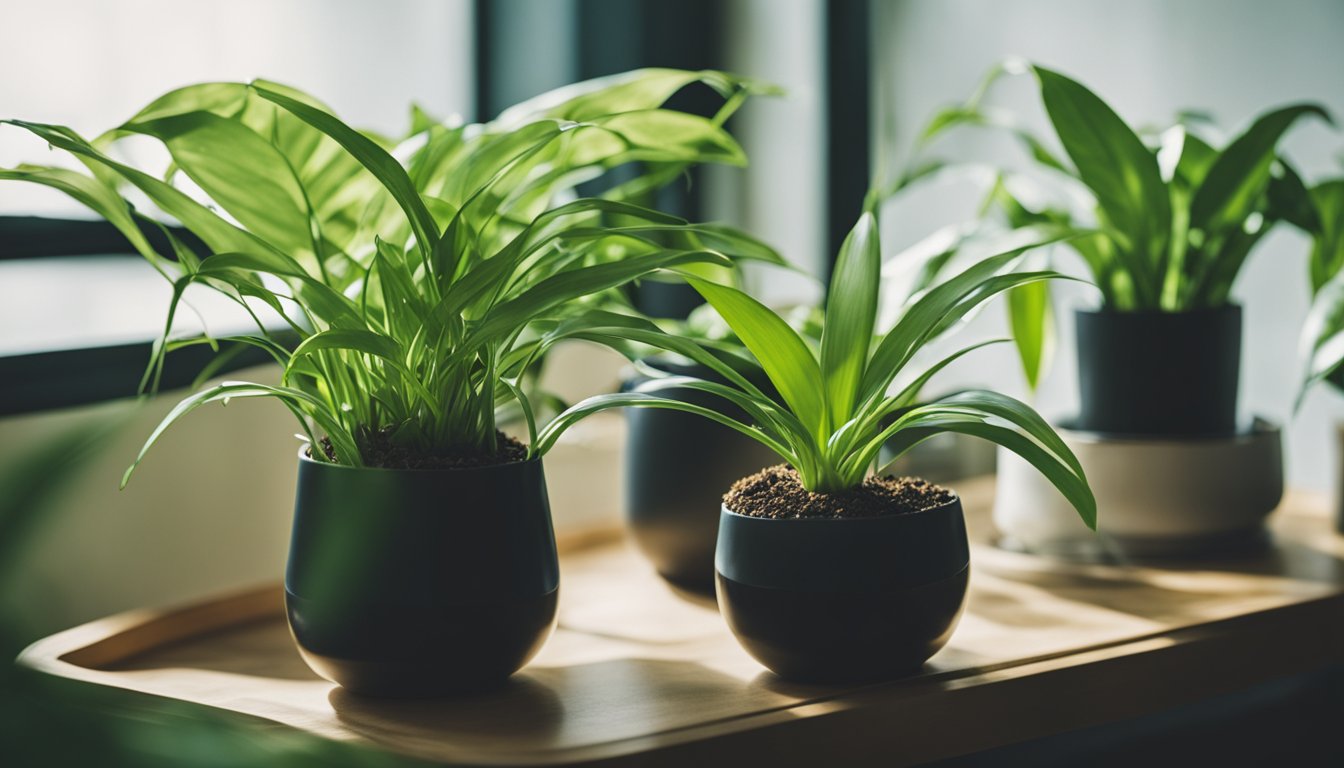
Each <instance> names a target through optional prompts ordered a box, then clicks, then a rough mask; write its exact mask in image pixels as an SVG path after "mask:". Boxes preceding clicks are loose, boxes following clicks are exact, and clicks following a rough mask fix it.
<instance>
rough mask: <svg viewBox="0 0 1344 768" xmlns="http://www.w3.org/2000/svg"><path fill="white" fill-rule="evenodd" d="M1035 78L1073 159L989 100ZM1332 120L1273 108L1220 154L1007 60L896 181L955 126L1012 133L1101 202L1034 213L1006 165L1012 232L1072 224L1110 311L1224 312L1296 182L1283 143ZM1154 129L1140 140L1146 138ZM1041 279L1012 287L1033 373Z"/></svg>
mask: <svg viewBox="0 0 1344 768" xmlns="http://www.w3.org/2000/svg"><path fill="white" fill-rule="evenodd" d="M1018 73H1025V74H1030V75H1032V76H1033V77H1034V78H1035V80H1036V82H1037V84H1038V86H1039V90H1040V95H1041V101H1042V104H1043V105H1044V108H1045V112H1046V115H1047V116H1048V118H1049V121H1050V123H1051V125H1052V127H1053V128H1054V132H1055V135H1056V138H1057V139H1058V141H1059V144H1060V145H1062V146H1063V149H1064V156H1063V157H1061V156H1060V155H1058V154H1057V153H1056V152H1055V151H1053V150H1052V149H1051V148H1050V147H1049V146H1048V144H1047V143H1046V142H1045V141H1044V140H1042V139H1041V138H1039V137H1037V136H1036V135H1035V134H1033V133H1032V132H1031V131H1030V130H1028V129H1027V128H1025V127H1023V125H1022V122H1021V121H1020V120H1019V119H1018V118H1016V117H1015V116H1014V115H1012V114H1011V113H1008V112H1005V111H1003V110H1000V109H994V108H992V107H988V106H986V105H985V104H984V100H985V98H986V96H987V94H988V93H989V92H990V90H991V86H992V85H993V84H994V83H995V82H996V81H997V80H998V79H999V78H1000V77H1001V76H1003V75H1004V74H1018ZM1309 116H1315V117H1319V118H1321V119H1323V120H1326V121H1329V120H1330V116H1329V115H1328V114H1327V113H1326V111H1325V110H1324V109H1323V108H1321V107H1320V106H1318V105H1315V104H1293V105H1289V106H1285V107H1280V108H1277V109H1274V110H1271V111H1268V112H1266V113H1264V114H1262V115H1260V116H1259V117H1258V118H1256V119H1255V120H1254V121H1252V123H1251V124H1250V126H1249V127H1247V128H1246V129H1245V130H1244V131H1243V132H1242V133H1241V134H1239V135H1238V136H1236V137H1235V138H1234V139H1232V140H1231V141H1230V142H1228V143H1227V144H1226V145H1224V146H1223V147H1222V148H1221V149H1219V148H1216V147H1215V146H1214V145H1213V144H1212V143H1210V142H1209V141H1206V140H1205V139H1204V138H1201V137H1200V135H1199V132H1198V130H1197V128H1196V127H1195V125H1196V124H1197V123H1201V122H1203V120H1198V119H1194V116H1192V115H1185V116H1183V117H1182V119H1181V120H1180V121H1179V122H1177V124H1175V125H1173V126H1171V127H1169V128H1167V129H1165V130H1162V131H1158V132H1140V131H1136V130H1134V129H1133V128H1131V127H1130V126H1129V125H1127V124H1126V123H1125V122H1124V120H1122V119H1121V118H1120V116H1119V115H1117V114H1116V113H1115V111H1114V110H1113V109H1112V108H1111V107H1110V106H1108V105H1107V104H1106V103H1105V102H1104V101H1102V99H1101V98H1099V97H1098V96H1097V95H1096V94H1094V93H1093V92H1092V91H1090V90H1088V89H1087V88H1086V87H1084V86H1083V85H1081V84H1080V83H1078V82H1076V81H1074V80H1072V79H1070V78H1069V77H1067V76H1065V75H1062V74H1060V73H1058V72H1055V71H1053V70H1050V69H1047V68H1045V67H1041V66H1037V65H1029V64H1025V63H1023V62H1020V61H1016V60H1014V61H1009V62H1006V63H1005V64H1003V65H1000V66H998V67H996V68H994V69H993V70H991V72H990V73H989V74H988V75H987V76H986V77H985V79H984V80H983V81H982V83H981V84H980V86H979V87H978V88H977V89H976V90H975V92H974V93H973V95H972V96H971V98H970V99H969V100H968V101H966V102H965V103H962V104H959V105H956V106H954V107H951V108H948V109H946V110H943V111H941V112H939V113H937V114H936V115H935V116H934V118H933V119H932V120H931V121H930V122H929V123H928V124H927V126H926V127H925V129H924V131H923V133H922V134H921V137H920V140H919V146H918V151H917V152H916V153H915V155H914V156H913V157H912V159H911V161H910V163H909V165H908V167H907V168H906V169H905V171H904V172H903V173H902V174H900V175H899V176H898V181H897V183H898V184H899V183H903V182H906V181H908V180H909V179H913V178H918V177H919V176H921V175H923V174H927V173H930V172H932V171H933V170H936V169H938V168H940V167H942V166H943V165H945V163H944V162H943V161H940V160H929V159H927V157H925V155H926V152H925V150H927V148H928V146H929V145H930V144H931V143H932V142H933V141H934V140H935V139H936V138H937V137H939V136H941V135H942V134H944V133H945V132H947V131H949V130H951V129H953V128H955V127H958V126H968V125H969V126H978V127H988V128H991V129H994V130H998V131H1007V132H1008V133H1009V134H1010V135H1012V136H1014V137H1015V138H1016V139H1018V140H1019V141H1020V142H1021V143H1022V144H1023V145H1024V147H1025V149H1026V151H1027V152H1028V154H1029V155H1030V157H1031V159H1032V161H1033V162H1034V163H1035V164H1036V165H1037V166H1039V168H1040V169H1041V170H1042V172H1043V174H1044V175H1046V176H1048V177H1052V178H1057V179H1062V180H1064V182H1065V184H1066V185H1067V186H1068V188H1069V190H1068V191H1070V192H1075V193H1076V192H1078V191H1082V192H1083V193H1084V195H1085V196H1086V197H1087V198H1089V199H1090V201H1091V203H1092V206H1091V207H1092V211H1091V214H1090V219H1089V218H1088V214H1087V213H1084V214H1083V215H1078V213H1077V212H1075V211H1074V210H1071V209H1070V208H1068V207H1052V206H1046V207H1038V208H1032V207H1030V206H1029V205H1027V204H1026V203H1024V202H1023V201H1022V200H1021V199H1019V198H1018V197H1017V196H1015V195H1014V194H1013V192H1012V189H1011V184H1008V183H1006V182H1007V181H1008V180H1010V178H1011V177H1010V175H1009V174H1007V173H1001V174H1000V176H999V179H998V182H997V183H996V184H995V185H994V186H993V189H992V190H991V192H990V193H989V195H988V196H987V199H986V206H985V208H986V212H988V211H990V210H996V211H998V212H999V213H1000V214H1001V215H1002V217H1003V219H1005V222H1006V224H1007V225H1008V226H1010V227H1022V226H1051V227H1061V228H1065V229H1067V230H1071V231H1072V232H1073V233H1074V234H1076V235H1077V236H1076V237H1072V238H1070V239H1069V240H1068V242H1067V247H1068V248H1070V249H1071V250H1072V251H1073V252H1075V253H1076V254H1077V255H1078V256H1079V257H1081V260H1082V262H1083V264H1084V265H1085V267H1086V269H1087V270H1088V272H1089V273H1090V274H1091V277H1092V278H1093V281H1094V282H1095V283H1096V285H1097V286H1098V288H1100V290H1101V294H1102V302H1103V306H1104V307H1105V308H1106V309H1110V310H1115V311H1122V312H1123V311H1161V312H1181V311H1187V310H1196V309H1201V308H1214V307H1221V306H1225V305H1226V304H1227V303H1228V302H1229V300H1230V298H1229V297H1230V293H1231V290H1232V286H1233V283H1234V282H1235V281H1236V278H1237V275H1238V274H1239V273H1240V271H1241V268H1242V265H1243V264H1244V263H1245V261H1246V258H1247V256H1248V255H1249V254H1250V252H1251V250H1252V249H1253V248H1254V247H1255V246H1256V244H1257V243H1259V242H1260V240H1261V239H1262V238H1263V237H1264V236H1265V234H1266V233H1268V232H1269V231H1270V229H1271V228H1272V227H1273V226H1274V225H1275V224H1276V223H1277V222H1279V221H1282V220H1285V219H1286V218H1288V216H1289V214H1288V212H1286V211H1284V210H1283V209H1282V207H1281V206H1280V205H1279V204H1277V202H1276V201H1277V199H1278V198H1280V197H1282V196H1283V194H1284V191H1283V188H1284V187H1285V186H1286V185H1291V184H1292V183H1293V181H1294V180H1295V175H1294V174H1293V173H1292V169H1291V168H1289V167H1288V166H1287V164H1286V163H1283V162H1282V161H1281V158H1279V157H1278V155H1277V147H1278V145H1279V142H1280V140H1281V139H1282V138H1283V136H1284V135H1285V134H1286V133H1287V131H1288V130H1289V129H1290V128H1291V127H1292V126H1293V125H1294V124H1296V123H1297V122H1298V121H1300V120H1301V119H1303V118H1306V117H1309ZM1145 134H1148V135H1152V136H1154V137H1155V141H1153V142H1151V143H1149V142H1145V140H1144V138H1143V135H1145ZM1048 291H1049V289H1048V287H1047V286H1046V285H1045V284H1039V285H1033V286H1030V287H1027V288H1023V289H1021V290H1018V291H1014V293H1013V295H1012V296H1010V317H1011V319H1012V325H1013V330H1014V337H1015V339H1016V341H1017V343H1018V346H1019V350H1020V352H1021V354H1022V357H1023V363H1024V366H1025V367H1026V368H1027V371H1028V378H1029V380H1031V381H1033V382H1034V381H1035V378H1036V376H1037V375H1038V374H1039V366H1040V362H1041V360H1043V358H1044V355H1043V347H1044V345H1045V344H1046V343H1047V341H1048V327H1049V318H1048V312H1049V307H1050V299H1049V293H1048Z"/></svg>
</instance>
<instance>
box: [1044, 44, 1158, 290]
mask: <svg viewBox="0 0 1344 768" xmlns="http://www.w3.org/2000/svg"><path fill="white" fill-rule="evenodd" d="M1035 71H1036V76H1037V79H1038V80H1039V81H1040V84H1041V99H1042V101H1044V103H1045V109H1046V111H1047V112H1048V113H1049V115H1050V121H1051V123H1053V124H1054V127H1055V132H1056V133H1057V134H1058V135H1059V139H1060V142H1061V143H1063V145H1064V150H1065V152H1067V153H1068V155H1069V157H1070V159H1072V160H1073V164H1074V166H1075V167H1077V169H1078V176H1079V178H1081V179H1082V180H1083V183H1085V184H1086V185H1087V186H1088V187H1089V188H1090V189H1091V190H1092V191H1093V193H1094V194H1096V196H1097V202H1098V203H1099V204H1100V205H1101V208H1102V211H1103V212H1104V213H1105V217H1106V219H1107V220H1108V221H1109V222H1110V223H1111V225H1112V226H1114V227H1115V228H1116V230H1118V231H1119V232H1120V233H1121V234H1122V235H1123V236H1124V237H1125V238H1126V240H1128V245H1129V248H1130V249H1133V250H1134V251H1135V252H1136V253H1137V254H1139V255H1140V256H1139V258H1136V259H1135V260H1134V261H1133V262H1132V265H1131V267H1132V269H1133V271H1134V276H1135V288H1136V290H1138V291H1139V292H1140V293H1142V294H1145V295H1149V296H1150V297H1151V298H1152V300H1154V301H1155V300H1156V294H1157V292H1158V290H1160V277H1159V275H1160V274H1161V270H1160V269H1159V262H1160V261H1161V259H1162V258H1163V257H1164V255H1165V253H1166V249H1167V235H1168V232H1169V231H1170V229H1171V203H1170V201H1169V199H1168V194H1167V189H1166V186H1165V185H1164V184H1163V183H1162V176H1161V173H1160V172H1159V171H1158V167H1157V159H1156V157H1155V156H1154V155H1153V153H1152V152H1150V151H1149V150H1148V148H1147V147H1145V146H1144V144H1143V141H1142V140H1141V139H1140V138H1139V137H1138V135H1136V134H1135V133H1134V131H1132V130H1130V128H1129V126H1127V125H1126V124H1125V122H1124V121H1123V120H1121V119H1120V117H1119V116H1118V115H1117V114H1115V112H1114V111H1113V110H1112V109H1111V108H1110V107H1109V106H1107V104H1106V102H1104V101H1102V100H1101V99H1100V98H1098V97H1097V96H1096V94H1094V93H1092V92H1091V91H1089V90H1088V89H1087V88H1085V87H1083V86H1082V85H1080V84H1079V83H1077V82H1075V81H1073V80H1070V79H1069V78H1067V77H1065V76H1064V75H1061V74H1059V73H1057V72H1052V71H1051V70H1048V69H1045V68H1043V67H1036V68H1035Z"/></svg>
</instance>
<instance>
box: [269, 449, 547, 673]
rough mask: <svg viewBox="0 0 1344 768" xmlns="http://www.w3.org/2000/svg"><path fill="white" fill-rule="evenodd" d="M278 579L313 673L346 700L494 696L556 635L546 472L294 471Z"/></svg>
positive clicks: (513, 468) (527, 465)
mask: <svg viewBox="0 0 1344 768" xmlns="http://www.w3.org/2000/svg"><path fill="white" fill-rule="evenodd" d="M294 506H295V509H294V530H293V537H292V540H291V544H290V551H289V565H288V568H287V570H286V573H285V605H286V610H287V613H288V616H289V626H290V629H291V631H292V632H293V635H294V639H295V641H296V642H297V643H298V646H299V651H300V653H301V655H302V656H303V659H304V661H306V662H307V663H308V666H310V667H311V668H312V669H313V671H314V672H317V673H318V674H319V675H321V676H322V677H325V678H327V679H328V680H331V681H333V682H335V683H339V684H340V685H342V686H344V687H345V688H347V689H349V690H350V691H353V692H355V693H363V694H369V695H378V696H417V697H418V696H436V695H445V694H450V693H454V692H460V691H467V690H474V689H479V688H484V687H488V686H490V685H492V684H496V683H500V682H503V681H504V680H505V679H506V678H507V677H508V676H509V675H511V674H513V673H514V672H515V671H517V670H518V669H519V668H520V667H522V666H523V664H525V663H527V661H528V660H529V659H530V658H532V656H533V655H534V654H536V652H537V651H538V650H540V649H541V646H542V644H543V643H545V641H546V638H547V637H549V636H550V633H551V630H552V629H553V628H554V626H555V610H556V598H557V597H558V594H559V584H560V574H559V565H558V563H557V561H556V554H555V534H554V531H553V530H552V528H551V515H550V508H549V504H548V502H547V498H546V480H545V475H544V473H543V471H542V466H541V460H540V459H533V460H530V461H524V462H517V463H513V464H502V465H498V466H493V467H481V468H473V469H455V470H391V469H356V468H353V467H343V466H334V465H331V464H325V463H319V462H316V461H313V460H312V459H310V458H307V457H306V456H302V455H301V456H300V458H299V482H298V494H297V498H296V501H295V505H294Z"/></svg>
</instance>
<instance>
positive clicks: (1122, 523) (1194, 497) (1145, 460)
mask: <svg viewBox="0 0 1344 768" xmlns="http://www.w3.org/2000/svg"><path fill="white" fill-rule="evenodd" d="M1058 431H1059V435H1060V437H1061V438H1063V440H1064V442H1065V443H1066V444H1068V446H1069V448H1070V449H1071V450H1073V452H1074V453H1075V454H1076V455H1077V456H1078V460H1079V462H1081V463H1082V465H1083V470H1084V471H1085V472H1086V473H1087V478H1088V482H1089V483H1090V484H1091V486H1092V490H1093V492H1094V493H1095V494H1096V497H1097V533H1096V534H1093V533H1092V532H1091V531H1089V530H1088V529H1087V527H1086V526H1084V525H1083V523H1082V521H1081V520H1080V519H1079V518H1078V515H1077V513H1076V512H1074V510H1073V508H1072V507H1071V506H1069V504H1068V502H1067V501H1065V500H1064V498H1063V496H1061V495H1060V494H1059V492H1058V491H1056V490H1055V488H1054V486H1052V485H1051V484H1050V482H1049V481H1048V480H1046V479H1045V478H1044V477H1043V476H1042V475H1040V473H1038V472H1037V471H1036V470H1035V469H1034V468H1033V467H1032V466H1031V465H1029V464H1027V463H1026V462H1025V461H1023V460H1022V459H1020V458H1018V457H1017V456H1016V455H1015V454H1011V453H1009V452H1007V451H1003V450H1001V451H1000V455H999V475H998V487H997V493H996V496H995V503H994V523H995V525H996V527H997V528H998V530H999V533H1000V536H1001V540H1002V542H1003V543H1004V545H1005V546H1009V547H1012V548H1018V549H1025V550H1028V551H1033V552H1041V553H1046V554H1059V555H1066V556H1067V555H1077V556H1096V555H1103V556H1104V555H1124V556H1170V555H1190V554H1203V553H1210V552H1218V551H1227V550H1229V549H1231V548H1237V547H1244V546H1247V545H1249V544H1254V543H1257V542H1262V541H1263V540H1264V521H1265V518H1266V517H1267V516H1268V515H1269V513H1270V512H1272V511H1273V510H1274V508H1275V507H1277V506H1278V503H1279V500H1280V498H1281V497H1282V496H1283V457H1282V449H1281V445H1280V434H1279V428H1278V427H1277V426H1275V425H1273V424H1271V423H1269V422H1267V421H1264V420H1262V419H1256V420H1255V422H1254V424H1253V425H1252V426H1251V427H1250V429H1248V430H1246V431H1245V432H1243V433H1242V434H1240V435H1237V436H1235V437H1230V438H1207V439H1182V440H1175V439H1148V438H1114V437H1108V436H1103V435H1099V434H1095V433H1088V432H1075V431H1071V430H1067V429H1060V430H1058Z"/></svg>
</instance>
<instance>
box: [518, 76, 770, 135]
mask: <svg viewBox="0 0 1344 768" xmlns="http://www.w3.org/2000/svg"><path fill="white" fill-rule="evenodd" d="M694 82H703V83H705V84H706V85H709V86H710V87H712V88H714V89H715V90H717V91H718V92H719V93H720V94H723V95H725V96H726V95H728V93H730V92H731V91H732V90H733V89H734V88H743V89H746V90H748V91H749V92H752V93H757V94H763V95H764V94H774V93H779V89H777V88H775V87H773V86H769V85H766V84H763V83H760V82H757V81H753V80H748V79H745V78H740V77H734V76H732V75H727V74H724V73H722V72H714V71H710V70H703V71H700V72H690V71H686V70H680V69H638V70H634V71H631V72H623V73H621V74H617V75H610V76H608V77H601V78H596V79H593V80H587V81H584V82H581V83H576V84H574V85H570V86H566V87H564V88H558V89H556V90H553V91H550V92H548V93H545V94H542V95H541V96H538V97H537V98H535V99H532V100H529V101H525V102H522V103H520V104H517V105H515V106H513V107H510V108H509V109H507V110H505V111H504V112H503V113H501V114H500V116H499V117H498V118H497V119H496V120H495V121H494V122H495V123H497V124H499V125H504V126H507V125H517V124H521V123H524V122H530V121H532V120H536V119H538V118H541V117H550V118H559V119H561V120H573V121H575V122H581V121H585V120H591V119H593V118H595V117H601V116H603V115H613V114H619V113H621V112H632V111H635V110H640V109H653V108H654V107H658V106H661V105H662V104H663V103H665V102H666V101H667V100H668V99H670V98H672V95H673V94H675V93H676V92H677V91H680V90H681V89H682V88H685V87H686V86H688V85H690V84H691V83H694Z"/></svg>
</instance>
